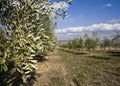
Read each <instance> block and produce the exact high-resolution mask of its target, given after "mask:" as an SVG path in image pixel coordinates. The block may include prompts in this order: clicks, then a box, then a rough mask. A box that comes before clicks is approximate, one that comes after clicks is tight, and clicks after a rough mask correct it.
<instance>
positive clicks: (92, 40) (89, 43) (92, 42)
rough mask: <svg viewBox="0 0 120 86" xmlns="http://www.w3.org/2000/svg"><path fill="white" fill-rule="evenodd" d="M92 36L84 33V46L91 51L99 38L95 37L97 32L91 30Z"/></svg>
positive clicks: (95, 46)
mask: <svg viewBox="0 0 120 86" xmlns="http://www.w3.org/2000/svg"><path fill="white" fill-rule="evenodd" d="M92 35H93V38H92V37H89V36H88V34H85V36H84V37H85V48H87V50H88V51H89V53H90V52H91V50H95V49H96V48H97V46H98V43H99V38H98V37H97V33H95V32H93V33H92Z"/></svg>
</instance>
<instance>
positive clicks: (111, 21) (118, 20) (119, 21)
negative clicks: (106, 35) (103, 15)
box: [108, 18, 120, 23]
mask: <svg viewBox="0 0 120 86" xmlns="http://www.w3.org/2000/svg"><path fill="white" fill-rule="evenodd" d="M108 22H110V23H120V18H119V19H112V20H109V21H108Z"/></svg>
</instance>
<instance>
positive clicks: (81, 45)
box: [77, 37, 84, 50]
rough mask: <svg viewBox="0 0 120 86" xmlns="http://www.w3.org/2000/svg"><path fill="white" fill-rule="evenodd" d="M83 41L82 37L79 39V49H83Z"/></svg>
mask: <svg viewBox="0 0 120 86" xmlns="http://www.w3.org/2000/svg"><path fill="white" fill-rule="evenodd" d="M83 46H84V45H83V39H82V37H80V38H79V39H78V45H77V47H78V48H79V49H81V50H82V49H83Z"/></svg>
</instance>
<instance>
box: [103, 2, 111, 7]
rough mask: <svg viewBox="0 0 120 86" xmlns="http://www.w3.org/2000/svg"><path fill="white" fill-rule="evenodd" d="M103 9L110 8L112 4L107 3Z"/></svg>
mask: <svg viewBox="0 0 120 86" xmlns="http://www.w3.org/2000/svg"><path fill="white" fill-rule="evenodd" d="M104 7H112V4H111V3H108V4H106V5H104Z"/></svg>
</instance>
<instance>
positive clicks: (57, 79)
mask: <svg viewBox="0 0 120 86" xmlns="http://www.w3.org/2000/svg"><path fill="white" fill-rule="evenodd" d="M46 59H47V60H46V61H45V62H40V63H38V64H37V68H38V69H37V71H36V72H37V75H36V76H35V78H36V81H35V82H34V84H33V86H74V85H73V83H71V81H70V80H69V78H68V76H67V72H66V70H65V66H64V63H63V62H62V61H61V57H60V56H59V55H58V54H57V50H55V51H54V52H51V53H50V54H49V55H48V56H47V57H46Z"/></svg>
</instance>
